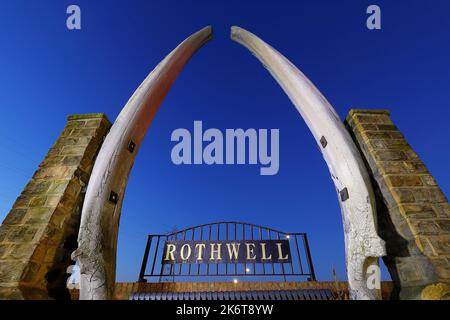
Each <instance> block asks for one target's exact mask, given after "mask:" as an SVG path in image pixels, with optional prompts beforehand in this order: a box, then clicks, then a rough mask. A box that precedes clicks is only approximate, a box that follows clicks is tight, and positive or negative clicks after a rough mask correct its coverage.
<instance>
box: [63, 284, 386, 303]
mask: <svg viewBox="0 0 450 320" xmlns="http://www.w3.org/2000/svg"><path fill="white" fill-rule="evenodd" d="M294 289H330V290H331V291H332V292H333V294H334V296H335V297H336V298H337V299H339V300H348V299H349V293H348V283H347V282H343V281H319V282H316V281H302V282H298V281H287V282H274V281H264V282H260V281H253V282H251V281H248V282H245V281H242V282H238V283H233V282H148V283H143V282H119V283H116V286H115V290H114V300H128V299H129V297H130V295H131V294H132V293H136V292H139V293H143V292H144V293H147V292H223V291H260V290H294ZM392 289H393V285H392V282H390V281H387V282H384V281H383V282H381V293H382V298H383V299H384V300H388V299H389V298H390V296H391V292H392ZM71 295H72V299H74V300H76V299H78V290H76V289H74V290H71Z"/></svg>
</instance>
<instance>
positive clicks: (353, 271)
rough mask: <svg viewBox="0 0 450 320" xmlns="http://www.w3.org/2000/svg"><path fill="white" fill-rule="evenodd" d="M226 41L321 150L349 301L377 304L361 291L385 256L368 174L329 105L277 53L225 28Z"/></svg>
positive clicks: (375, 294)
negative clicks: (254, 61) (241, 49)
mask: <svg viewBox="0 0 450 320" xmlns="http://www.w3.org/2000/svg"><path fill="white" fill-rule="evenodd" d="M231 38H232V39H233V40H234V41H236V42H238V43H240V44H242V45H243V46H245V47H246V48H247V49H249V50H250V51H251V53H253V55H255V56H256V57H257V58H258V59H259V60H260V61H261V63H262V64H263V65H264V66H265V67H266V68H267V70H268V71H269V72H270V73H271V75H272V76H273V77H274V78H275V80H276V81H277V82H278V84H279V85H280V86H281V87H282V88H283V90H284V91H285V93H286V94H287V95H288V97H289V98H290V100H291V101H292V103H293V104H294V105H295V107H296V108H297V110H298V111H299V112H300V114H301V116H302V117H303V119H304V120H305V122H306V124H307V125H308V127H309V129H310V130H311V132H312V134H313V135H314V138H315V139H316V142H317V144H318V145H319V148H320V150H321V151H322V154H323V157H324V158H325V161H326V163H327V165H328V168H329V170H330V173H331V177H332V179H333V182H334V184H335V186H336V188H337V190H338V198H339V203H340V206H341V213H342V220H343V224H344V234H345V243H346V263H347V276H348V281H349V286H350V296H351V298H352V299H380V298H381V294H380V290H379V289H376V288H369V287H368V286H367V283H368V280H369V279H368V274H367V273H366V271H367V269H368V268H369V266H373V265H376V266H378V257H380V256H383V255H385V246H384V241H383V240H382V239H381V238H380V237H379V236H378V235H377V232H376V218H375V213H376V210H375V201H374V196H373V191H372V187H371V183H370V179H369V175H368V173H367V170H366V168H365V165H364V162H363V160H362V158H361V155H360V153H359V151H358V149H357V147H356V146H355V144H354V142H353V140H352V138H351V137H350V135H349V133H348V132H347V130H346V129H345V127H344V125H343V123H342V121H341V119H340V118H339V116H338V114H337V113H336V111H335V110H334V108H333V107H332V106H331V105H330V103H329V102H328V101H327V100H326V99H325V97H324V96H323V95H322V94H321V93H320V92H319V90H318V89H317V88H316V87H315V86H314V85H313V84H312V82H311V81H310V80H309V79H308V78H307V77H306V76H305V75H304V74H303V73H302V72H301V71H300V70H298V69H297V68H296V67H295V66H294V65H293V64H292V63H291V62H290V61H289V60H287V59H286V58H285V57H284V56H283V55H282V54H280V53H279V52H278V51H276V50H275V49H274V48H272V47H271V46H269V45H268V44H267V43H265V42H264V41H262V40H261V39H259V38H258V37H257V36H255V35H254V34H252V33H250V32H248V31H246V30H244V29H242V28H239V27H232V28H231ZM322 137H325V139H326V141H327V145H326V147H322V144H321V142H320V140H321V139H322ZM344 188H347V190H348V196H349V198H348V199H347V200H345V201H341V197H340V195H339V191H341V190H344ZM299 197H300V196H299ZM369 282H370V281H369Z"/></svg>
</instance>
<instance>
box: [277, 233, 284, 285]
mask: <svg viewBox="0 0 450 320" xmlns="http://www.w3.org/2000/svg"><path fill="white" fill-rule="evenodd" d="M277 239H278V240H281V237H280V233H279V232H277ZM281 272H282V273H283V278H284V282H286V272H285V270H284V262H281Z"/></svg>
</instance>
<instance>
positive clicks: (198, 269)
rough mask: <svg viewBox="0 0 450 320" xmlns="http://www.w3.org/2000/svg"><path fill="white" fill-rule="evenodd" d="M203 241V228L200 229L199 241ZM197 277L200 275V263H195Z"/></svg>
mask: <svg viewBox="0 0 450 320" xmlns="http://www.w3.org/2000/svg"><path fill="white" fill-rule="evenodd" d="M202 240H203V226H201V227H200V241H202ZM197 275H200V263H197Z"/></svg>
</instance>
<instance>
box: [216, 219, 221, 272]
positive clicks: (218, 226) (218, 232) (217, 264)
mask: <svg viewBox="0 0 450 320" xmlns="http://www.w3.org/2000/svg"><path fill="white" fill-rule="evenodd" d="M217 241H220V223H218V224H217ZM216 274H219V263H218V261H216Z"/></svg>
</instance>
